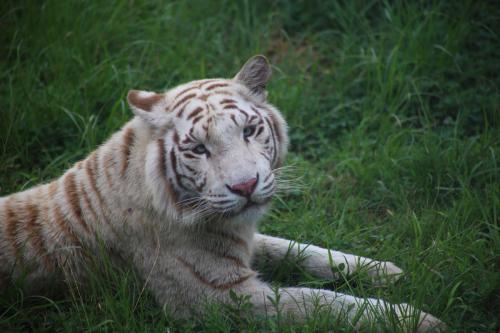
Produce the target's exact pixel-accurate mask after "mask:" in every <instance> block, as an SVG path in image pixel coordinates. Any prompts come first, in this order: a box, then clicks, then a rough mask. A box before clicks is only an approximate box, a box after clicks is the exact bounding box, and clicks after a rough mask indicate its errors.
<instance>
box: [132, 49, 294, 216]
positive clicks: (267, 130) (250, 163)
mask: <svg viewBox="0 0 500 333" xmlns="http://www.w3.org/2000/svg"><path fill="white" fill-rule="evenodd" d="M269 76H270V68H269V65H268V63H267V60H266V59H265V58H264V57H262V56H256V57H254V58H252V59H250V60H249V61H248V62H247V63H246V64H245V65H244V66H243V68H242V69H241V70H240V72H239V73H238V74H237V75H236V77H235V78H234V79H209V80H200V81H193V82H190V83H187V84H184V85H181V86H178V87H176V88H174V89H172V90H169V91H167V92H166V93H163V94H156V93H149V92H142V91H135V90H133V91H130V92H129V94H128V101H129V104H130V105H131V107H132V109H133V110H134V113H135V114H136V115H137V116H138V117H139V118H140V119H142V121H143V122H145V123H146V124H147V125H148V126H150V127H151V128H152V129H153V133H155V135H152V140H151V143H150V145H149V148H148V154H147V158H146V160H147V161H146V169H147V172H146V173H147V175H148V177H147V178H148V179H149V181H148V180H147V183H148V188H149V189H150V191H151V193H152V194H153V197H154V198H155V200H154V202H155V205H156V206H158V207H157V208H159V209H161V208H162V206H163V207H164V208H165V209H167V210H168V211H170V212H172V211H173V212H174V213H175V215H176V217H177V218H179V217H180V218H181V220H183V221H184V222H193V221H200V220H207V219H210V218H214V217H216V218H218V219H231V220H245V221H248V220H255V219H257V218H259V217H260V216H261V215H262V214H263V213H264V212H265V211H266V208H267V205H268V203H269V201H270V199H271V198H272V196H273V194H274V193H275V190H276V178H275V177H276V175H275V170H276V169H277V168H279V167H280V166H281V164H282V162H283V159H284V157H285V154H286V149H287V143H288V138H287V135H286V125H285V122H284V120H283V118H282V117H281V115H280V114H279V112H278V111H277V110H276V109H275V108H274V107H273V106H271V105H270V104H268V103H267V102H266V92H265V90H264V89H265V85H266V83H267V80H268V78H269Z"/></svg>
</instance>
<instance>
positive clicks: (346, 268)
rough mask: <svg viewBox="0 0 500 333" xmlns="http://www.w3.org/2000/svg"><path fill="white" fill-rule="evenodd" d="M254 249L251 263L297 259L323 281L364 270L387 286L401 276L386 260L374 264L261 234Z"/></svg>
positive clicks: (357, 257)
mask: <svg viewBox="0 0 500 333" xmlns="http://www.w3.org/2000/svg"><path fill="white" fill-rule="evenodd" d="M254 246H255V252H254V261H255V262H256V263H257V264H260V265H264V264H268V263H273V262H279V261H281V260H283V259H285V258H292V259H296V260H298V261H299V262H300V264H301V266H302V267H304V268H305V269H306V270H307V271H309V272H310V273H311V274H314V275H315V276H317V277H320V278H324V279H337V278H339V274H338V272H341V274H345V275H350V274H353V273H355V272H360V271H363V272H366V273H367V274H368V275H369V276H370V277H371V279H372V280H373V282H374V283H376V284H386V283H388V282H394V281H396V280H397V279H398V278H399V277H401V276H402V274H403V271H402V270H401V269H400V268H399V267H397V266H396V265H394V264H393V263H392V262H389V261H377V260H373V259H369V258H365V257H361V256H356V255H353V254H347V253H343V252H340V251H332V250H329V249H325V248H322V247H319V246H315V245H310V244H302V243H297V242H294V241H290V240H287V239H283V238H278V237H272V236H267V235H263V234H256V235H255V238H254Z"/></svg>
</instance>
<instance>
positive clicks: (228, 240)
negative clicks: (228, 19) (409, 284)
mask: <svg viewBox="0 0 500 333" xmlns="http://www.w3.org/2000/svg"><path fill="white" fill-rule="evenodd" d="M269 76H270V68H269V66H268V63H267V60H265V58H263V57H262V56H257V57H254V58H252V59H251V60H249V61H248V62H247V63H246V64H245V66H244V67H243V68H242V69H241V70H240V72H239V73H238V74H237V75H236V77H235V78H234V79H209V80H200V81H193V82H190V83H187V84H184V85H181V86H179V87H176V88H174V89H171V90H169V91H167V92H165V93H161V94H157V93H150V92H143V91H130V92H129V94H128V102H129V104H130V106H131V108H132V110H133V111H134V113H135V115H136V117H134V118H133V119H132V120H131V121H129V122H128V123H127V124H125V125H124V127H123V128H122V129H121V130H120V131H118V132H117V133H115V134H114V135H113V136H112V137H111V138H110V139H109V140H108V141H107V142H106V143H104V144H103V145H102V146H100V147H99V148H98V149H96V150H95V151H94V152H92V153H91V154H90V155H89V156H88V157H87V158H86V159H84V160H83V161H80V162H78V163H76V164H75V165H74V166H72V167H71V168H70V169H69V170H67V171H66V172H65V173H64V174H63V175H62V176H61V177H60V178H59V179H57V180H54V181H52V182H50V183H48V184H44V185H41V186H37V187H34V188H32V189H29V190H26V191H23V192H19V193H15V194H12V195H10V196H7V197H3V198H0V290H2V289H1V288H2V287H4V288H5V287H8V282H9V281H11V280H12V279H19V278H23V279H24V282H25V283H24V285H25V286H27V289H33V290H36V289H37V288H38V287H40V286H43V285H47V284H50V283H51V282H54V281H57V280H61V281H65V282H68V281H80V280H82V281H83V280H84V279H85V269H84V268H85V265H86V260H87V258H88V257H89V256H92V255H99V251H100V250H102V245H103V246H104V247H105V249H107V250H109V251H110V252H113V253H116V254H118V256H119V257H120V258H126V259H128V260H131V261H132V263H133V265H134V267H135V268H136V270H137V272H138V274H139V276H140V277H141V278H142V279H143V281H144V283H145V284H147V286H148V288H149V289H150V290H151V291H152V293H153V294H154V295H155V297H156V299H157V301H158V302H159V303H160V304H167V305H168V308H169V309H171V311H172V312H173V313H174V314H176V315H179V316H185V315H188V314H189V313H191V311H197V310H200V305H201V303H202V302H203V301H204V300H206V299H209V300H215V301H219V302H229V301H230V297H229V291H230V290H233V291H235V292H236V293H239V294H246V295H250V296H251V298H250V300H251V302H252V304H253V309H254V311H255V312H256V313H257V314H264V313H276V311H278V310H277V309H276V308H275V306H274V305H273V304H271V303H270V298H272V297H274V296H275V291H273V290H272V288H271V287H270V286H269V285H267V284H266V283H265V282H263V281H261V280H260V279H259V278H258V273H257V272H256V271H255V270H254V269H253V268H252V266H253V263H255V262H257V261H265V262H273V261H279V260H282V259H283V258H284V257H285V256H287V255H290V254H291V255H296V256H299V253H300V252H302V253H303V252H304V251H305V253H306V256H305V259H304V260H303V261H302V265H304V266H305V268H306V269H308V270H309V271H311V272H312V273H313V274H315V275H317V276H319V277H322V278H329V279H333V278H335V277H336V275H335V274H334V273H333V270H332V267H331V265H332V264H333V265H340V264H343V265H341V266H340V267H343V270H344V273H346V274H348V273H352V272H354V271H356V270H357V269H359V268H360V267H364V268H365V269H367V270H368V273H369V274H370V275H372V276H373V277H374V278H379V277H380V278H383V277H391V276H398V275H399V274H401V270H400V269H399V268H397V267H396V266H395V265H393V264H392V263H390V262H379V261H375V260H371V259H368V258H364V257H360V256H355V255H351V254H345V253H342V252H338V251H330V250H327V249H323V248H320V247H316V246H313V245H307V246H306V245H304V244H298V243H291V242H290V241H288V240H285V239H281V238H276V237H270V236H266V235H262V234H259V233H257V232H256V230H257V227H256V226H257V222H258V220H259V218H260V217H261V216H262V215H263V214H264V213H265V212H266V210H267V208H268V205H269V201H270V199H271V198H272V196H273V194H274V193H275V191H276V188H277V180H276V178H277V177H278V174H277V171H278V170H279V168H280V167H281V165H282V164H283V161H284V158H285V155H286V151H287V145H288V137H287V127H286V123H285V121H284V119H283V118H282V116H281V114H280V113H279V111H278V110H277V109H276V108H275V107H274V106H272V105H271V104H269V103H268V102H267V101H266V92H265V85H266V83H267V80H268V78H269ZM36 287H37V288H36ZM280 293H281V294H282V296H281V301H280V302H281V309H282V310H283V311H285V312H287V313H291V314H293V315H296V316H297V317H299V318H303V317H304V316H306V314H307V313H308V311H310V309H311V308H312V307H313V305H314V304H317V302H318V301H319V303H320V304H323V305H324V306H326V307H329V308H331V310H332V312H333V313H335V314H337V315H338V314H339V313H341V312H345V313H346V314H347V315H348V317H349V318H355V317H356V313H357V311H361V312H362V316H361V317H363V318H364V319H365V320H366V321H370V320H371V319H370V318H371V316H370V313H369V311H368V310H363V309H364V307H366V306H365V305H366V303H367V302H368V303H369V304H371V305H372V308H374V309H375V311H386V310H387V308H390V307H391V304H389V303H387V302H384V301H382V300H377V299H360V298H356V297H354V296H350V295H343V294H340V293H336V292H333V291H328V290H318V289H309V288H281V289H280ZM401 308H404V309H406V310H408V311H409V310H411V309H412V308H411V307H410V306H408V305H404V306H403V307H399V310H397V309H396V310H395V311H396V312H397V311H399V312H401ZM372 310H373V309H372ZM400 314H401V317H403V314H402V313H400ZM438 323H439V321H438V320H437V319H436V318H434V317H432V316H430V315H427V314H425V313H422V314H421V320H420V324H419V329H420V330H422V331H424V330H426V329H427V328H429V327H431V326H433V325H436V324H438Z"/></svg>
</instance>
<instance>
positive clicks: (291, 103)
mask: <svg viewBox="0 0 500 333" xmlns="http://www.w3.org/2000/svg"><path fill="white" fill-rule="evenodd" d="M0 8H1V15H0V26H1V27H2V30H1V31H2V32H1V33H0V41H1V43H0V50H1V51H0V54H1V61H0V193H1V194H2V195H6V194H8V193H11V192H14V191H19V190H22V189H25V188H28V187H30V186H32V185H35V184H37V183H40V182H43V181H47V180H49V179H51V178H54V177H57V175H59V174H60V173H61V172H62V171H63V170H64V169H65V168H66V167H68V166H69V165H70V164H71V163H73V162H75V161H76V160H78V159H80V158H82V157H84V156H85V155H86V154H88V153H89V152H90V151H91V150H93V149H94V148H95V147H96V146H97V145H98V144H99V143H101V142H102V141H103V140H105V139H106V138H107V137H108V136H109V135H110V134H111V133H113V131H115V130H117V129H118V128H119V127H120V126H121V125H122V124H123V123H124V122H126V121H127V120H129V119H130V118H131V113H130V111H129V110H128V108H127V106H126V104H125V102H124V96H125V94H126V92H127V91H128V90H129V89H132V88H140V89H148V90H163V89H167V88H169V87H172V86H175V85H176V84H179V83H181V82H186V81H189V80H192V79H198V78H205V77H221V76H222V77H228V76H231V75H233V74H234V73H236V71H237V70H238V68H239V66H241V64H242V63H243V62H244V61H245V60H246V59H247V58H248V57H250V56H251V55H253V54H256V53H263V54H266V55H267V56H268V57H269V58H270V60H271V62H272V63H273V66H274V76H273V80H272V82H271V84H270V86H269V92H270V95H269V98H270V100H271V101H272V102H273V103H274V104H276V105H277V106H278V107H279V108H280V109H281V110H282V112H283V113H284V115H285V117H286V118H287V120H288V122H289V125H290V136H291V139H292V145H291V154H290V157H289V159H288V164H293V165H294V166H295V168H298V169H299V170H300V173H302V174H303V178H302V180H301V182H302V183H304V184H305V188H304V189H303V190H302V192H300V193H296V192H294V193H290V194H288V195H284V196H282V197H281V198H280V200H275V203H274V208H273V210H272V212H271V214H269V216H268V217H267V218H266V219H265V221H263V223H262V225H261V229H262V231H264V232H267V233H269V234H273V235H280V236H283V237H288V238H293V239H296V240H299V241H307V242H313V243H315V244H318V245H322V246H328V247H331V248H335V249H340V250H343V251H346V252H353V253H357V254H360V255H364V256H369V257H374V258H379V259H384V260H391V261H394V262H395V263H397V264H398V265H399V266H401V267H402V268H403V269H404V270H405V272H406V275H405V276H404V278H403V279H402V281H400V282H398V283H397V284H395V285H393V286H390V287H385V288H381V287H374V286H371V285H370V284H368V283H366V281H365V279H363V277H362V276H360V277H355V278H353V279H349V280H346V281H340V282H337V283H335V284H332V283H331V282H330V281H319V280H317V279H315V278H314V277H311V276H309V275H308V274H307V273H305V272H303V271H301V270H300V268H298V265H297V263H294V262H289V261H285V262H284V263H283V265H282V266H280V267H274V268H272V269H270V268H267V269H265V268H263V271H264V272H265V277H266V278H269V279H271V278H272V279H273V280H275V281H279V282H278V283H281V284H292V283H293V284H302V285H309V286H314V287H320V286H323V287H331V288H335V289H337V290H340V291H343V292H348V293H353V294H356V295H358V296H377V297H384V298H386V299H389V300H391V301H393V302H408V303H412V304H414V305H416V306H418V307H420V308H422V309H424V310H426V311H429V312H431V313H433V314H435V315H436V316H438V317H440V318H442V319H443V320H444V321H445V322H447V323H448V324H449V326H450V327H451V329H452V330H454V331H457V332H464V331H476V332H496V331H498V330H499V329H500V321H499V317H498V309H500V296H499V295H500V274H499V271H500V267H499V266H500V265H499V263H500V261H499V260H498V258H499V256H500V236H499V227H498V220H499V217H498V207H500V185H499V179H500V177H499V162H498V161H497V156H499V155H500V149H499V140H500V130H499V129H500V128H499V115H500V112H499V105H500V93H499V88H500V79H499V77H500V75H499V73H500V62H499V60H498V55H499V53H498V47H499V45H500V38H499V34H498V31H500V24H499V22H500V21H499V18H500V8H499V7H498V5H496V4H495V3H494V2H493V1H481V2H480V1H457V2H452V1H425V2H422V1H328V2H325V1H278V0H275V1H271V2H269V1H238V2H236V1H201V0H200V1H175V2H165V1H92V2H86V1H43V2H42V1H39V2H37V1H4V2H2V4H1V5H0ZM101 266H102V267H104V268H102V267H101V269H100V270H95V271H94V270H93V271H92V272H94V274H92V279H91V281H90V282H89V286H88V287H87V288H86V289H84V290H81V289H74V288H71V289H70V290H71V292H68V293H67V294H65V295H64V296H63V297H62V298H57V299H48V298H42V297H32V296H30V297H28V296H25V295H22V293H21V292H20V291H19V290H17V289H15V288H13V289H12V291H11V293H9V295H2V296H1V297H0V330H2V331H25V330H31V331H50V332H52V331H54V330H57V331H165V330H170V331H224V332H227V331H256V330H260V331H273V332H297V331H301V332H307V331H308V332H316V331H322V330H327V329H329V330H335V331H349V328H348V327H347V326H346V325H345V323H342V321H340V322H339V321H337V320H335V319H334V318H332V317H330V316H328V315H327V314H325V313H322V312H321V311H319V312H318V313H315V314H313V315H312V316H311V318H310V320H308V321H307V322H306V323H302V324H299V323H289V322H288V321H286V320H284V319H283V318H251V317H249V316H248V315H247V314H246V313H247V308H246V306H247V305H246V303H245V300H240V301H237V302H235V306H234V307H230V308H224V307H223V308H222V309H221V308H220V307H218V306H216V305H211V306H210V307H209V310H208V313H207V315H206V316H205V317H203V318H193V319H192V320H185V321H178V320H174V319H173V318H170V317H169V315H168V314H167V313H168V311H166V310H165V309H163V308H162V307H160V306H158V305H156V304H155V303H154V302H153V300H152V298H151V295H150V294H149V293H147V292H146V293H143V292H142V284H141V282H140V281H138V280H137V278H136V277H135V275H134V274H133V272H132V270H131V269H130V268H129V267H119V268H117V267H112V266H111V265H108V264H103V265H101ZM291 268H293V269H292V271H293V272H294V274H290V269H291Z"/></svg>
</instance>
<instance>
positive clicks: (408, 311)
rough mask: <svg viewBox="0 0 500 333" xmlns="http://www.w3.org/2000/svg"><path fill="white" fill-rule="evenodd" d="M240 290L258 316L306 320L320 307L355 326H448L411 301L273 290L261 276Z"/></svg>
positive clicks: (401, 328) (426, 329) (406, 328)
mask: <svg viewBox="0 0 500 333" xmlns="http://www.w3.org/2000/svg"><path fill="white" fill-rule="evenodd" d="M237 292H238V293H241V294H246V295H250V302H251V303H252V305H253V307H252V308H253V310H254V312H255V314H257V315H266V316H267V315H291V316H293V317H294V318H296V319H298V320H304V319H306V318H307V317H308V316H309V315H311V314H312V313H314V312H316V311H318V310H319V311H322V312H325V313H326V314H327V315H329V316H332V318H334V320H335V321H336V322H340V323H344V324H346V325H348V326H351V327H353V328H355V329H361V328H367V327H372V328H390V329H392V330H397V331H403V332H410V331H411V332H415V331H416V332H438V331H441V330H444V329H445V325H444V324H443V323H442V322H441V321H440V320H439V319H437V318H435V317H433V316H432V315H430V314H427V313H425V312H422V311H420V310H418V309H416V308H413V307H412V306H410V305H408V304H391V303H388V302H386V301H383V300H380V299H375V298H358V297H354V296H350V295H346V294H342V293H337V292H334V291H330V290H323V289H311V288H275V289H273V288H271V287H270V286H268V285H267V284H265V283H264V282H262V281H259V280H258V279H253V280H251V281H248V282H247V283H245V284H244V285H242V286H240V287H239V288H238V290H237Z"/></svg>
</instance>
